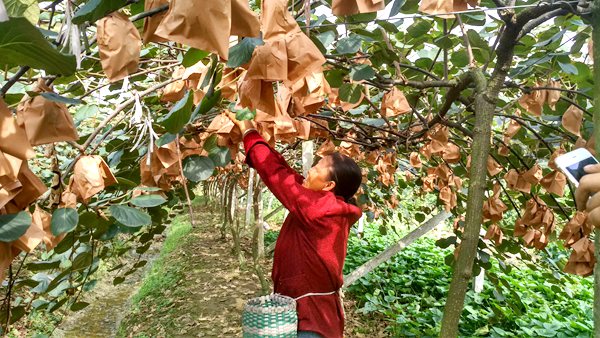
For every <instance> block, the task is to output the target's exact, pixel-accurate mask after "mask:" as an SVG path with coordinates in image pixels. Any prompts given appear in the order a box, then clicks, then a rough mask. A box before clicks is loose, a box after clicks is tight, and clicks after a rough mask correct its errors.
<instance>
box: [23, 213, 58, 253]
mask: <svg viewBox="0 0 600 338" xmlns="http://www.w3.org/2000/svg"><path fill="white" fill-rule="evenodd" d="M31 220H32V223H33V224H35V225H36V226H37V227H38V228H39V227H41V228H42V230H43V231H44V237H43V238H42V240H43V241H44V244H45V245H46V251H50V250H52V249H54V247H56V246H57V245H58V243H60V241H62V240H63V238H65V236H66V234H61V235H59V236H54V235H53V234H52V230H51V229H50V224H51V223H52V215H50V214H49V213H48V212H46V211H44V210H43V209H42V208H40V207H39V206H37V205H36V206H35V211H34V212H33V214H32V215H31Z"/></svg>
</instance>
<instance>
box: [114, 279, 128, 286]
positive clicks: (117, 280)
mask: <svg viewBox="0 0 600 338" xmlns="http://www.w3.org/2000/svg"><path fill="white" fill-rule="evenodd" d="M124 281H125V277H115V279H113V285H119V284H121V283H123V282H124Z"/></svg>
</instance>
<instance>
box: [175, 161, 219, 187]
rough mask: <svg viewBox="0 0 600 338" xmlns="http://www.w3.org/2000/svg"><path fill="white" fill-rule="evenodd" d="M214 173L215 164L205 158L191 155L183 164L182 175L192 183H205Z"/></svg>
mask: <svg viewBox="0 0 600 338" xmlns="http://www.w3.org/2000/svg"><path fill="white" fill-rule="evenodd" d="M214 171H215V164H214V163H213V161H212V160H211V159H210V158H208V157H206V156H199V155H192V156H190V157H187V158H186V159H185V160H184V163H183V174H184V175H185V177H186V178H187V179H189V180H190V181H192V182H200V181H205V180H207V179H208V178H209V177H211V176H212V174H213V172H214Z"/></svg>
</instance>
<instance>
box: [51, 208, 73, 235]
mask: <svg viewBox="0 0 600 338" xmlns="http://www.w3.org/2000/svg"><path fill="white" fill-rule="evenodd" d="M77 223H79V214H78V213H77V210H75V209H73V208H58V209H56V210H54V212H53V213H52V222H51V223H50V229H51V230H52V234H54V236H58V235H60V234H62V233H66V232H71V231H73V229H75V227H76V226H77Z"/></svg>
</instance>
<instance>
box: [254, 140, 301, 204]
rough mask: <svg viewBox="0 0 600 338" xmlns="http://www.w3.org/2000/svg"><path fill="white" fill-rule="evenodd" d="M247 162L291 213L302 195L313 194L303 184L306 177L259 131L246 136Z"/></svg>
mask: <svg viewBox="0 0 600 338" xmlns="http://www.w3.org/2000/svg"><path fill="white" fill-rule="evenodd" d="M244 149H245V150H246V163H247V164H248V165H249V166H250V167H252V168H254V169H255V170H256V172H258V175H260V178H261V179H262V180H263V182H264V183H265V185H266V186H267V188H269V190H271V192H272V193H273V195H275V197H276V198H277V199H278V200H279V201H280V202H281V204H283V206H284V207H286V208H287V209H288V210H289V211H290V212H291V213H292V212H293V213H295V212H297V211H298V210H299V208H300V206H301V204H302V203H299V199H300V198H299V197H300V196H304V197H305V196H306V195H310V194H311V192H312V191H311V190H309V189H306V188H304V187H303V186H302V182H303V181H304V177H302V176H301V175H300V174H298V173H297V172H296V171H295V170H294V169H292V168H291V167H290V166H289V165H288V164H287V162H286V161H285V159H284V158H283V156H281V154H279V153H278V152H277V151H275V150H274V149H273V148H271V147H270V146H269V145H268V144H267V142H265V140H264V139H263V138H262V137H261V136H260V135H259V134H258V132H255V131H254V132H249V133H248V134H247V135H246V136H245V137H244Z"/></svg>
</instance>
